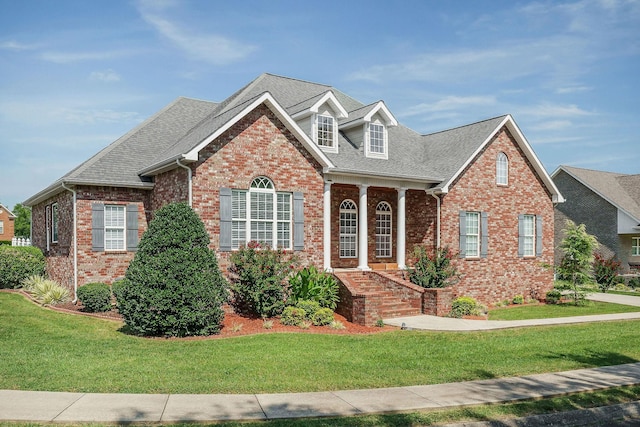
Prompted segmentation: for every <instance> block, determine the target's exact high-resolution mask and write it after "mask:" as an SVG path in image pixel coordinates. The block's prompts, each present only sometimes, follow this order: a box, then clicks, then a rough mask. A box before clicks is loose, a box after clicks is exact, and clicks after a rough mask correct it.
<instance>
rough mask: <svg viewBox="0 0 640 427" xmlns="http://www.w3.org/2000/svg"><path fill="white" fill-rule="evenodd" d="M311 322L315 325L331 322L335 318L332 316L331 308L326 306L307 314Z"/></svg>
mask: <svg viewBox="0 0 640 427" xmlns="http://www.w3.org/2000/svg"><path fill="white" fill-rule="evenodd" d="M309 317H310V319H311V322H312V323H313V324H314V325H316V326H325V325H329V324H331V322H333V321H334V320H335V319H334V317H333V310H331V309H330V308H327V307H322V308H320V309H318V310H317V311H316V312H315V313H313V314H312V315H311V316H309Z"/></svg>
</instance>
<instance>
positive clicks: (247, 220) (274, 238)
mask: <svg viewBox="0 0 640 427" xmlns="http://www.w3.org/2000/svg"><path fill="white" fill-rule="evenodd" d="M258 179H262V180H265V179H266V180H268V181H269V183H270V186H271V188H256V187H253V183H254V182H256V180H258ZM257 193H262V194H268V195H271V197H272V199H271V200H272V206H273V216H272V218H271V219H266V220H265V219H253V218H252V217H251V212H252V210H251V195H252V194H257ZM233 194H244V197H245V217H244V218H240V217H232V224H233V223H238V222H244V225H245V228H244V233H245V240H244V241H237V242H234V241H233V240H232V245H231V249H232V250H237V249H239V248H240V246H241V245H243V244H244V245H246V244H248V243H249V242H250V241H253V240H256V239H253V238H252V237H251V231H252V230H251V229H252V227H251V226H252V224H253V223H257V222H270V223H271V227H272V228H271V241H270V242H265V241H260V243H266V244H268V245H269V246H270V247H272V248H279V249H284V250H291V249H293V195H292V193H288V192H277V191H275V187H274V185H273V181H271V180H270V179H269V178H266V177H258V178H256V179H254V180H253V181H252V182H251V184H250V185H249V189H248V190H232V197H233ZM278 196H287V197H288V198H289V211H288V218H289V219H278V213H279V211H278ZM232 212H233V210H232ZM232 215H233V213H232ZM278 224H289V238H288V239H287V240H288V242H289V244H288V245H287V246H282V245H278V241H279V240H280V239H278ZM232 228H233V225H232Z"/></svg>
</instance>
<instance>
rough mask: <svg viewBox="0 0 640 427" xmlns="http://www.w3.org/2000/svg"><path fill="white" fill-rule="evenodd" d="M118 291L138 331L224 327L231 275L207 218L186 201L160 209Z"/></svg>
mask: <svg viewBox="0 0 640 427" xmlns="http://www.w3.org/2000/svg"><path fill="white" fill-rule="evenodd" d="M113 291H114V293H115V296H116V303H117V307H118V311H119V312H120V313H121V314H122V317H123V318H124V321H125V323H126V325H127V327H128V328H129V329H130V330H131V331H132V332H133V333H135V334H139V335H144V336H166V337H171V336H180V337H182V336H192V335H211V334H217V333H219V332H220V329H221V327H222V321H223V318H224V311H223V310H222V304H223V303H224V302H225V300H226V299H227V291H226V281H225V280H224V278H223V277H222V274H221V273H220V270H219V268H218V261H217V258H216V254H215V252H214V251H212V250H211V249H209V235H208V234H207V231H206V229H205V227H204V224H203V222H202V221H201V220H200V218H199V217H198V215H197V214H196V213H195V212H194V211H193V209H191V207H189V206H188V205H187V204H186V203H171V204H168V205H165V206H164V207H162V208H161V209H159V210H158V211H157V212H156V213H155V216H154V218H153V220H152V221H151V222H149V227H148V229H147V231H146V232H145V233H144V235H143V236H142V239H141V240H140V244H139V245H138V251H137V252H136V255H135V258H134V259H133V261H131V263H130V264H129V267H128V268H127V272H126V274H125V279H124V280H123V281H121V282H119V283H117V284H116V285H115V286H114V287H113Z"/></svg>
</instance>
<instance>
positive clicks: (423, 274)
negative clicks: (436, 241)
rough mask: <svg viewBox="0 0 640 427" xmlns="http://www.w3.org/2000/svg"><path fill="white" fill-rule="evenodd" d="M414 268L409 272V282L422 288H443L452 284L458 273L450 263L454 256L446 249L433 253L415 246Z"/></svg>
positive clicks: (422, 247) (439, 249)
mask: <svg viewBox="0 0 640 427" xmlns="http://www.w3.org/2000/svg"><path fill="white" fill-rule="evenodd" d="M413 256H414V257H415V258H416V262H415V265H414V268H413V269H412V270H410V271H409V280H410V281H411V283H414V284H416V285H418V286H422V287H423V288H445V287H447V286H451V285H452V284H454V281H455V278H456V277H457V275H458V273H457V270H456V268H455V267H454V266H453V264H452V263H451V260H452V259H453V257H454V255H453V252H452V251H451V249H449V248H448V247H444V248H438V249H436V250H435V251H433V250H430V249H427V248H425V247H424V246H416V247H415V249H414V251H413Z"/></svg>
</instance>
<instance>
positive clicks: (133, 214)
mask: <svg viewBox="0 0 640 427" xmlns="http://www.w3.org/2000/svg"><path fill="white" fill-rule="evenodd" d="M127 250H128V251H131V252H135V251H137V250H138V205H136V204H133V203H132V204H130V205H127Z"/></svg>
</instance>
